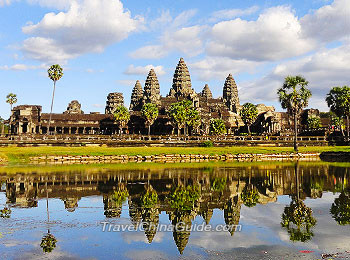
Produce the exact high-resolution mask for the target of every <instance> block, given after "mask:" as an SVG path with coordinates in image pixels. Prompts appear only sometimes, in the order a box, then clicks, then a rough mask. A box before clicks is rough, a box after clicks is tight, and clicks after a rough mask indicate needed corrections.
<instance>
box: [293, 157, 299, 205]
mask: <svg viewBox="0 0 350 260" xmlns="http://www.w3.org/2000/svg"><path fill="white" fill-rule="evenodd" d="M294 171H295V180H296V182H295V185H296V192H297V199H298V200H299V199H300V196H299V161H297V162H296V163H295V165H294Z"/></svg>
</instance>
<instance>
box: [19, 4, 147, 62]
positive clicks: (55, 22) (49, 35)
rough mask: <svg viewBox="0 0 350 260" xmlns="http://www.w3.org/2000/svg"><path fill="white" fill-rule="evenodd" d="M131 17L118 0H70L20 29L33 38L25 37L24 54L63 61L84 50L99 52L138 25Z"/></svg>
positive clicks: (30, 56)
mask: <svg viewBox="0 0 350 260" xmlns="http://www.w3.org/2000/svg"><path fill="white" fill-rule="evenodd" d="M142 21H143V19H142V18H140V17H138V18H135V19H134V18H132V17H131V14H130V12H129V11H126V10H124V8H123V4H122V3H121V2H120V1H119V0H115V1H110V0H100V1H94V0H82V1H81V2H78V1H73V2H71V4H70V6H69V10H68V11H67V12H60V13H58V14H55V13H48V14H46V15H45V16H44V18H43V19H42V20H41V21H40V22H39V23H37V24H29V25H26V26H24V27H23V28H22V30H23V32H24V33H26V34H31V35H33V36H34V37H31V38H29V39H26V40H25V41H24V43H23V47H22V50H23V52H24V54H25V56H26V57H28V58H31V59H36V60H41V61H45V62H64V61H66V60H68V59H72V58H76V57H78V56H80V55H82V54H85V53H91V52H102V51H103V50H104V49H105V47H107V46H108V45H111V44H113V43H116V42H119V41H121V40H123V39H125V38H127V37H128V35H129V34H130V33H131V32H134V31H136V30H137V29H138V28H139V27H140V26H141V25H142Z"/></svg>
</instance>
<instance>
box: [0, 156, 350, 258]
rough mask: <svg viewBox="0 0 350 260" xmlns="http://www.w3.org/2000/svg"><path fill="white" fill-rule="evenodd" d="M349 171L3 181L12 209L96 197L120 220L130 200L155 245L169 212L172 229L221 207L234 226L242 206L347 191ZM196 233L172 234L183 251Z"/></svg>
mask: <svg viewBox="0 0 350 260" xmlns="http://www.w3.org/2000/svg"><path fill="white" fill-rule="evenodd" d="M58 169H59V168H58ZM348 173H349V168H346V167H344V168H342V167H335V166H332V165H329V164H319V165H316V166H315V165H313V166H312V165H308V164H300V165H299V164H293V163H289V164H280V165H273V164H270V165H265V164H261V165H259V164H257V165H256V166H250V167H239V166H234V167H207V168H188V169H183V168H166V169H137V170H126V169H107V168H92V169H83V170H81V171H80V170H74V171H71V172H67V171H59V170H56V171H55V172H50V173H46V174H39V173H36V172H33V173H26V174H21V173H17V174H15V175H6V173H2V174H1V173H0V181H1V191H2V192H6V198H7V204H8V205H9V206H11V207H21V208H31V207H37V206H38V201H39V200H40V199H44V198H46V197H48V198H59V199H61V200H62V203H63V204H64V207H65V208H66V210H67V211H69V212H74V211H75V210H76V208H78V207H79V200H80V199H81V198H83V197H87V196H93V195H95V196H100V197H101V200H102V201H103V205H104V208H103V209H101V215H102V214H104V215H105V217H106V218H113V219H118V218H119V217H120V216H121V214H122V211H123V210H125V207H124V209H123V208H122V206H123V204H124V205H126V203H127V204H128V208H129V210H128V214H129V217H130V221H131V223H132V224H133V225H134V226H135V227H138V225H140V224H141V225H143V228H144V230H145V231H144V232H145V235H146V237H147V240H148V242H149V243H152V241H153V239H154V237H155V235H156V232H157V229H156V228H155V227H157V225H158V224H159V215H160V214H161V213H162V212H165V213H166V214H167V215H168V217H169V221H170V223H172V224H173V225H176V224H177V223H180V222H181V223H183V224H184V225H185V226H189V227H190V226H191V225H192V222H193V220H194V219H195V218H196V217H197V216H201V217H202V218H203V221H205V223H207V224H209V223H210V220H211V217H212V215H213V211H214V209H220V210H222V212H223V214H222V216H223V219H224V221H225V223H226V224H227V225H238V224H239V221H240V212H241V208H242V207H243V205H245V206H247V207H253V206H255V205H256V204H267V203H270V202H275V201H276V200H277V197H278V196H280V195H289V196H291V197H292V198H298V200H299V201H302V200H304V199H305V198H307V197H308V198H314V199H316V198H320V197H322V192H323V191H331V192H341V191H344V190H346V189H347V187H346V185H347V183H349V174H348ZM72 214H73V213H72ZM314 224H315V223H314ZM314 224H313V225H314ZM306 228H307V231H308V232H307V233H308V236H305V235H304V237H303V239H304V240H307V239H311V237H312V235H310V234H312V233H310V232H309V231H310V230H309V229H310V227H308V226H307V227H306ZM299 231H300V230H299ZM299 231H298V232H299ZM234 232H235V230H230V232H229V233H230V234H228V235H231V236H232V235H234ZM288 232H294V233H290V235H291V239H292V237H293V236H294V238H295V236H296V235H298V236H301V235H300V234H299V233H300V232H299V233H298V232H295V231H290V230H288ZM190 233H191V232H190V231H189V230H184V231H174V232H173V238H174V241H175V243H176V246H177V248H178V250H179V252H180V253H182V252H183V250H184V249H185V247H186V245H187V243H188V240H189V236H190ZM295 233H296V235H295ZM309 233H310V234H309ZM300 240H301V241H302V239H300Z"/></svg>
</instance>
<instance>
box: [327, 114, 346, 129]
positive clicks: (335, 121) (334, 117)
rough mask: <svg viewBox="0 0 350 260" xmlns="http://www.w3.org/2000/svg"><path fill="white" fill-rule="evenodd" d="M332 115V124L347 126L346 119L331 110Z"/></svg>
mask: <svg viewBox="0 0 350 260" xmlns="http://www.w3.org/2000/svg"><path fill="white" fill-rule="evenodd" d="M330 117H331V124H332V125H333V126H339V127H344V126H345V123H344V120H343V119H342V118H341V117H338V116H337V115H336V114H335V113H333V112H331V113H330Z"/></svg>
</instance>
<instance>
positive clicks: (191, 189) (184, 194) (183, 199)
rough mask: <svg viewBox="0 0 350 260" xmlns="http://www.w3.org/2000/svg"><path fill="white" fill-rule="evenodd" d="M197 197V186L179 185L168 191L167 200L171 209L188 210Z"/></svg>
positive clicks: (191, 207) (198, 194) (198, 195)
mask: <svg viewBox="0 0 350 260" xmlns="http://www.w3.org/2000/svg"><path fill="white" fill-rule="evenodd" d="M199 197H200V193H199V188H198V187H197V186H191V185H188V186H186V187H185V186H179V187H177V188H176V189H175V190H173V191H172V192H171V193H170V195H169V202H170V206H171V207H172V208H173V209H176V210H180V211H190V210H192V209H193V207H194V203H195V202H196V201H197V200H198V199H199Z"/></svg>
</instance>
